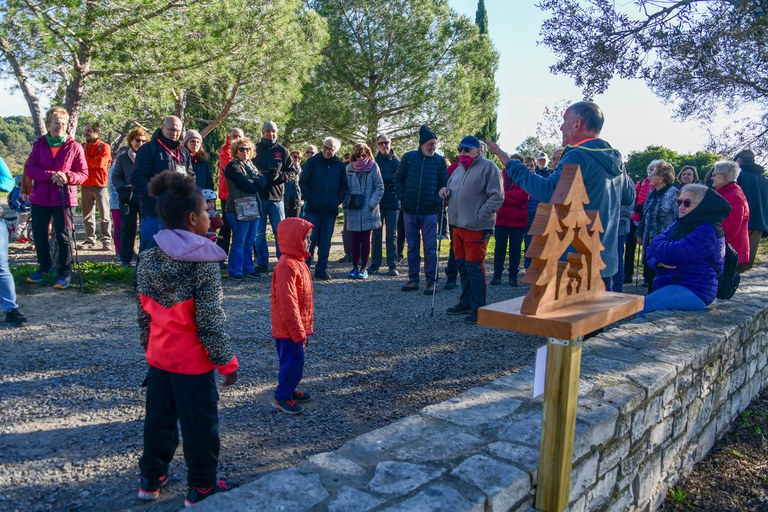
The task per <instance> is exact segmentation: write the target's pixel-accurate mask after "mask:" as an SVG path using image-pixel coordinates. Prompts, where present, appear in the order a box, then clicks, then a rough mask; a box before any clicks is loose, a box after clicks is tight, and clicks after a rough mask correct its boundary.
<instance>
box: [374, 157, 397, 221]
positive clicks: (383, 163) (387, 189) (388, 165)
mask: <svg viewBox="0 0 768 512" xmlns="http://www.w3.org/2000/svg"><path fill="white" fill-rule="evenodd" d="M376 163H377V164H378V166H379V171H381V178H382V179H383V180H384V196H383V197H382V198H381V203H379V207H380V208H381V211H383V212H389V211H393V210H395V211H397V210H400V200H399V199H398V198H397V194H396V193H395V174H397V168H398V167H399V166H400V159H399V158H397V155H395V152H394V151H391V150H390V152H389V154H388V155H387V156H384V155H382V154H381V153H380V152H379V153H376Z"/></svg>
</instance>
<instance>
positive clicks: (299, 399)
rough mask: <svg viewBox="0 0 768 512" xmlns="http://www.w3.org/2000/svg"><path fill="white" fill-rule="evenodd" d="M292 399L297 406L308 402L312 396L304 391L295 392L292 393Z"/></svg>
mask: <svg viewBox="0 0 768 512" xmlns="http://www.w3.org/2000/svg"><path fill="white" fill-rule="evenodd" d="M292 398H293V401H294V402H296V403H297V404H305V403H307V402H309V401H310V400H312V395H310V394H309V393H307V392H306V391H298V390H296V391H294V392H293V397H292Z"/></svg>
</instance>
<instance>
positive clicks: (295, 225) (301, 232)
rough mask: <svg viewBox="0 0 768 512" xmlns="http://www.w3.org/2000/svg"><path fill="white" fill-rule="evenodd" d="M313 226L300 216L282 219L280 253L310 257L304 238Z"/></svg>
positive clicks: (302, 257)
mask: <svg viewBox="0 0 768 512" xmlns="http://www.w3.org/2000/svg"><path fill="white" fill-rule="evenodd" d="M312 228H313V225H312V223H311V222H309V221H308V220H304V219H301V218H298V217H288V218H286V219H284V220H281V221H280V224H278V225H277V239H278V240H280V253H281V254H285V255H287V256H289V257H291V258H294V259H297V260H305V259H307V258H309V253H308V252H307V251H305V250H304V238H305V237H306V236H307V231H309V230H310V229H312ZM217 247H218V246H217Z"/></svg>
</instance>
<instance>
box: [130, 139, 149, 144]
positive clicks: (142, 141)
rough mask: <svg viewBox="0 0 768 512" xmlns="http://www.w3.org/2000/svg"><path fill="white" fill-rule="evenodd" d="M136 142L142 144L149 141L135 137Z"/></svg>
mask: <svg viewBox="0 0 768 512" xmlns="http://www.w3.org/2000/svg"><path fill="white" fill-rule="evenodd" d="M133 141H134V142H140V143H141V144H146V143H147V142H149V141H148V140H147V139H133Z"/></svg>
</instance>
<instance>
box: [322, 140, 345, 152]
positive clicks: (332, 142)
mask: <svg viewBox="0 0 768 512" xmlns="http://www.w3.org/2000/svg"><path fill="white" fill-rule="evenodd" d="M326 144H330V146H331V147H332V148H333V150H334V151H338V150H339V148H340V147H341V141H339V139H337V138H335V137H326V138H325V140H323V145H326Z"/></svg>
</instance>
